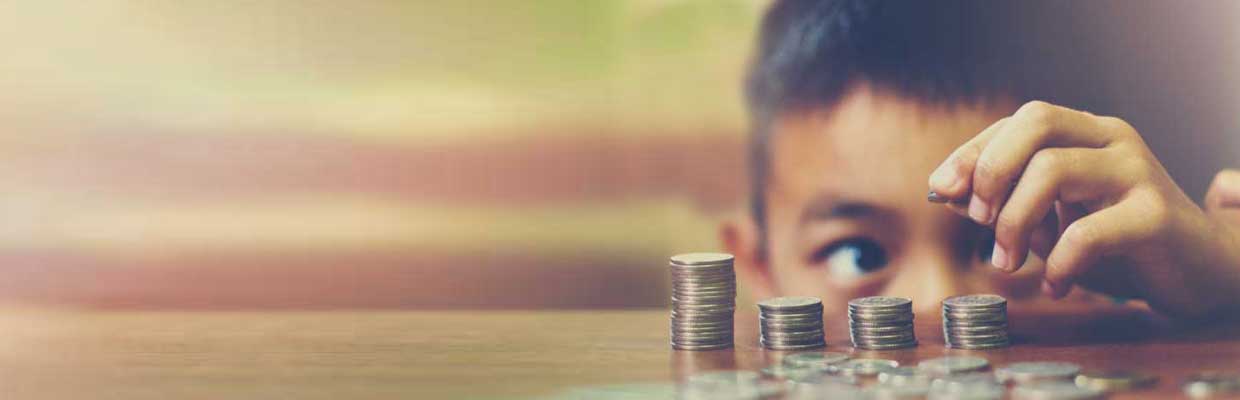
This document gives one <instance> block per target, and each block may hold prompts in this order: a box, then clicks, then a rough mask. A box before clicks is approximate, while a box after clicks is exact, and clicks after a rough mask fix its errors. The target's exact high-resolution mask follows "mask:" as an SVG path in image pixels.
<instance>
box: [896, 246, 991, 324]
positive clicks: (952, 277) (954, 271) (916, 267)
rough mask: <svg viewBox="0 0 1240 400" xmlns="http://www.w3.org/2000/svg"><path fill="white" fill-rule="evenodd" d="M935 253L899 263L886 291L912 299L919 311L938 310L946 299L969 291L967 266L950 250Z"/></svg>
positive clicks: (928, 253)
mask: <svg viewBox="0 0 1240 400" xmlns="http://www.w3.org/2000/svg"><path fill="white" fill-rule="evenodd" d="M935 253H937V252H926V254H922V255H921V256H920V257H910V258H909V259H908V260H909V263H908V265H901V266H900V270H899V273H897V274H896V277H895V279H893V280H892V281H891V282H890V283H889V284H888V285H887V287H886V290H884V295H887V296H900V297H908V298H911V299H913V308H914V312H916V313H938V312H939V307H940V303H941V302H942V301H943V299H945V298H948V297H951V296H957V295H962V294H968V293H970V291H971V288H970V287H969V286H970V283H969V279H968V275H967V274H968V268H965V267H966V266H963V265H960V264H959V263H958V262H956V261H954V260H952V257H950V255H948V254H935ZM910 256H912V254H910Z"/></svg>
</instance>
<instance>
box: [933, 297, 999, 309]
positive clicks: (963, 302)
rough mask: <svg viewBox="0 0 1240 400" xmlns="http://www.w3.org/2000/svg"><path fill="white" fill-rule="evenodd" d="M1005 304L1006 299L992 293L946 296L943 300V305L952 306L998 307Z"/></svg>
mask: <svg viewBox="0 0 1240 400" xmlns="http://www.w3.org/2000/svg"><path fill="white" fill-rule="evenodd" d="M1006 304H1007V299H1005V298H1003V296H999V295H994V294H970V295H964V296H954V297H948V298H947V299H945V300H943V305H944V306H949V307H953V308H986V307H1000V306H1003V305H1006Z"/></svg>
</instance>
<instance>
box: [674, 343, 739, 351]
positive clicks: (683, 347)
mask: <svg viewBox="0 0 1240 400" xmlns="http://www.w3.org/2000/svg"><path fill="white" fill-rule="evenodd" d="M729 348H732V343H730V342H729V343H720V344H709V345H691V344H676V343H672V349H673V350H689V351H707V350H723V349H729Z"/></svg>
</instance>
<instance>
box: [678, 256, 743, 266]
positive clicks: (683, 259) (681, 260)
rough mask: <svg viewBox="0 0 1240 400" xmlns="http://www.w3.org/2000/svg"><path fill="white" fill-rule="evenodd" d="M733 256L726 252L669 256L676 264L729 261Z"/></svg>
mask: <svg viewBox="0 0 1240 400" xmlns="http://www.w3.org/2000/svg"><path fill="white" fill-rule="evenodd" d="M734 258H735V257H732V255H731V254H727V253H685V254H677V255H674V256H672V257H671V262H672V263H673V264H678V265H712V264H722V263H731V262H732V260H733V259H734Z"/></svg>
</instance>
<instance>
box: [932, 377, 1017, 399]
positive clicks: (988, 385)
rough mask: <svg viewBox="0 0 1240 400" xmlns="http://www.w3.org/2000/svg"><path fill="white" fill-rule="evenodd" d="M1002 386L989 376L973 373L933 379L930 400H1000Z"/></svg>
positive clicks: (1002, 390) (1002, 391)
mask: <svg viewBox="0 0 1240 400" xmlns="http://www.w3.org/2000/svg"><path fill="white" fill-rule="evenodd" d="M1004 389H1005V388H1004V387H1003V385H1001V384H999V382H998V381H995V379H994V376H993V375H991V374H986V373H981V372H975V373H966V374H960V375H951V376H947V377H942V378H935V380H934V381H933V382H931V383H930V393H929V394H928V396H926V398H927V399H930V400H974V399H976V400H1002V399H1003V393H1004Z"/></svg>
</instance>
